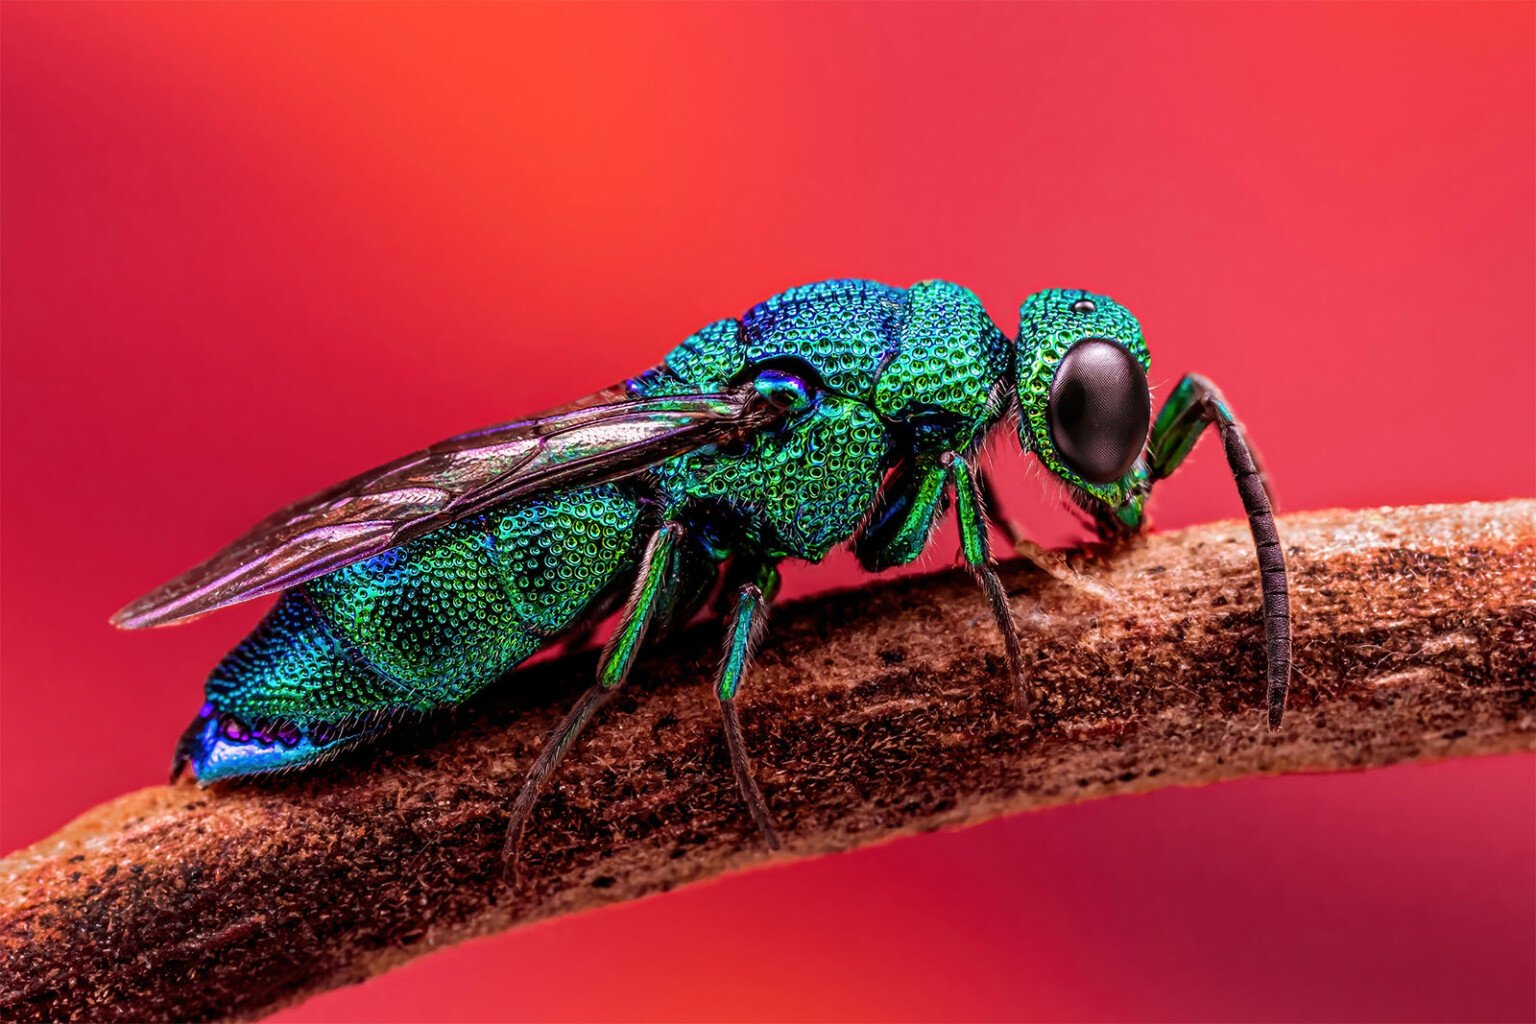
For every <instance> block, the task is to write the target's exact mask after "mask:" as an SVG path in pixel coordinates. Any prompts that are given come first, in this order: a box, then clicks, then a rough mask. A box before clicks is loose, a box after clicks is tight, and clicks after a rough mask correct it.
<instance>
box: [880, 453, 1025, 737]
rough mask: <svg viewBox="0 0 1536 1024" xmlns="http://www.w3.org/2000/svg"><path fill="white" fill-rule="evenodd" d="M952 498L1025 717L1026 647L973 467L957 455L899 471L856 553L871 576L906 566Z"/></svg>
mask: <svg viewBox="0 0 1536 1024" xmlns="http://www.w3.org/2000/svg"><path fill="white" fill-rule="evenodd" d="M951 492H953V494H954V496H955V503H956V505H957V506H958V518H959V520H960V550H961V553H962V554H963V555H964V557H965V563H966V567H967V568H969V569H970V571H971V575H972V576H974V577H975V578H976V582H977V583H978V584H980V585H981V589H982V591H983V592H984V593H985V594H986V595H987V603H988V604H989V605H990V606H991V608H992V615H993V618H995V619H996V620H997V628H998V631H999V632H1000V633H1001V634H1002V636H1003V649H1004V651H1005V653H1006V654H1007V656H1008V668H1009V672H1010V674H1011V675H1012V676H1013V682H1014V686H1015V696H1016V699H1017V701H1018V706H1019V710H1020V712H1021V713H1026V714H1027V713H1028V711H1029V688H1028V685H1027V681H1026V677H1025V673H1024V644H1023V639H1022V637H1021V636H1020V634H1019V625H1018V623H1017V622H1015V621H1014V618H1013V610H1012V609H1011V608H1010V607H1009V604H1008V592H1007V591H1006V590H1005V589H1004V588H1003V582H1002V580H1001V579H1000V578H999V577H998V575H997V562H996V561H995V560H994V559H993V557H992V545H991V542H990V540H989V538H988V533H987V530H988V524H987V514H986V502H985V501H984V499H983V497H982V492H981V483H980V479H979V476H978V474H977V472H976V471H975V469H973V468H972V466H971V464H970V462H969V461H967V460H966V458H965V457H964V456H962V455H959V454H958V453H956V452H944V453H943V454H941V455H939V456H937V457H932V456H919V457H918V458H916V459H914V460H912V461H911V462H910V463H908V464H906V465H904V466H903V467H901V468H900V469H898V471H897V473H896V474H895V475H894V476H893V477H892V478H891V479H890V480H889V481H887V486H886V487H885V488H883V489H882V492H881V502H880V506H879V508H878V510H877V512H876V514H875V515H874V516H872V517H871V518H870V520H869V522H868V523H867V524H866V525H865V527H864V529H863V530H861V531H860V533H859V535H858V536H857V537H855V538H854V544H853V547H854V553H855V554H856V555H857V556H858V559H859V561H860V563H861V564H863V566H864V567H865V568H866V569H869V570H870V571H872V572H878V571H879V570H881V569H886V568H890V567H892V566H896V565H905V564H907V563H908V562H911V561H912V560H914V559H915V558H917V556H918V555H919V554H921V553H922V550H923V548H924V547H926V546H927V544H928V537H929V535H930V534H931V533H932V532H933V526H934V523H935V521H936V520H937V518H938V515H939V513H940V512H941V511H943V510H944V508H945V507H946V506H947V505H948V503H949V495H950V493H951Z"/></svg>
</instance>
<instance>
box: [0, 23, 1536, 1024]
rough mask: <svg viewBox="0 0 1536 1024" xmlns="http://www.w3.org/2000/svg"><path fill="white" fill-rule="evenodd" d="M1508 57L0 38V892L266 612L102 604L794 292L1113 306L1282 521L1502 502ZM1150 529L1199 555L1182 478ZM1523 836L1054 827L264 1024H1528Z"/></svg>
mask: <svg viewBox="0 0 1536 1024" xmlns="http://www.w3.org/2000/svg"><path fill="white" fill-rule="evenodd" d="M1533 12H1536V8H1533V7H1532V6H1531V5H1529V4H1508V5H1491V6H1472V5H1464V4H1463V5H1454V6H1423V5H1412V6H1409V5H1395V4H1394V5H1386V4H1383V5H1376V6H1365V7H1358V6H1343V5H1326V6H1296V7H1292V6H1281V5H1262V6H1219V5H1198V6H1190V7H1180V6H1167V5H1155V6H1154V5H1134V6H1098V5H1094V6H1086V5H1085V6H1072V5H1048V4H1036V5H1024V6H983V7H966V8H959V7H929V6H916V5H903V6H890V7H875V6H831V7H815V6H786V7H768V6H715V7H703V6H682V7H648V8H647V7H590V6H579V7H563V6H538V7H526V8H524V7H476V8H464V7H443V6H430V7H394V6H390V7H357V6H347V7H321V6H308V5H284V6H248V5H238V6H236V5H228V6H225V5H220V6H196V5H177V6H145V5H116V6H88V5H26V4H17V3H11V4H6V5H5V6H4V9H3V18H4V26H3V29H4V31H3V47H4V50H3V58H4V59H3V75H4V95H3V104H4V107H3V116H4V146H3V186H4V209H3V227H4V238H3V241H4V251H3V259H4V295H3V300H4V305H3V309H4V323H3V329H4V349H3V368H0V369H3V388H4V393H3V424H0V426H3V472H4V479H3V488H4V507H3V538H4V553H3V558H4V578H3V593H0V599H3V610H4V614H3V652H0V657H3V683H4V685H3V691H0V699H3V716H0V721H3V728H4V734H3V748H0V772H3V778H0V808H3V812H0V813H3V818H0V848H3V849H4V850H10V849H13V848H15V847H17V846H19V845H22V844H25V843H28V842H31V841H33V840H35V839H37V838H40V837H41V836H43V835H45V834H46V833H47V832H49V831H50V830H52V829H54V828H56V827H57V826H59V825H61V824H62V823H63V822H64V821H66V820H67V819H68V818H70V817H71V816H73V815H74V814H76V813H77V812H79V811H81V810H82V809H84V808H85V807H87V806H88V805H90V804H92V803H94V802H96V801H100V800H103V799H106V798H109V797H111V796H114V795H116V794H118V793H120V792H123V791H124V790H126V789H128V788H131V787H136V786H141V785H148V784H151V783H155V782H158V781H160V780H161V778H162V775H163V772H164V770H165V767H166V764H167V761H168V758H169V754H170V748H171V744H172V742H173V740H174V738H175V736H176V735H177V733H178V732H179V730H180V729H181V727H182V726H183V724H185V722H186V720H187V719H188V717H189V716H190V715H191V714H192V712H193V711H195V709H196V708H197V706H198V703H199V700H200V696H199V694H200V684H201V680H202V677H203V675H204V673H205V672H206V671H207V669H208V668H209V667H210V666H211V665H212V664H213V662H214V661H215V660H216V659H217V658H218V657H219V655H220V654H222V652H223V651H224V650H226V649H227V648H228V647H229V646H231V645H232V644H233V643H234V642H235V641H236V640H237V639H238V638H239V636H240V635H241V634H242V633H243V632H244V631H245V630H247V629H248V628H249V627H250V626H251V625H252V624H253V623H254V622H255V620H256V618H257V616H258V615H259V613H260V611H261V609H260V608H259V607H243V608H240V609H237V610H234V611H231V612H228V613H225V614H221V615H218V616H215V617H213V618H211V619H209V620H206V621H204V622H202V623H200V624H198V625H196V626H194V627H191V628H186V629H180V630H172V631H168V632H157V633H152V634H147V635H129V634H120V633H114V632H112V631H111V630H110V629H109V628H108V627H107V625H106V616H107V614H108V613H109V612H111V611H112V610H113V609H115V608H116V607H117V606H119V605H120V604H122V603H123V602H124V601H125V600H127V599H128V598H130V597H132V596H134V595H136V594H137V593H139V592H141V591H143V590H145V589H146V588H148V587H149V586H150V585H152V584H155V583H158V582H160V581H161V580H163V579H164V578H166V577H167V576H168V575H170V574H172V573H174V572H176V571H179V570H181V569H182V568H184V567H185V566H187V565H189V564H191V563H192V562H194V561H196V560H198V559H200V558H201V557H203V556H204V555H206V554H208V553H209V552H211V551H212V550H213V549H214V548H216V547H217V546H219V545H220V544H221V543H223V542H224V541H225V540H227V539H229V538H230V537H231V536H233V535H234V534H235V533H236V532H237V531H239V530H240V529H242V528H243V527H245V526H247V525H248V524H249V523H251V522H252V521H254V520H255V519H257V518H258V517H259V516H260V515H262V514H264V513H265V512H267V511H269V510H270V509H271V508H273V507H275V506H277V505H279V504H282V503H284V502H285V501H287V500H289V499H291V498H294V497H296V496H299V495H302V494H305V493H307V492H309V491H311V490H314V489H315V488H317V487H318V486H320V485H322V484H325V483H329V482H330V481H332V480H334V479H338V478H340V477H342V476H344V475H348V474H350V473H351V472H352V471H354V470H357V469H359V468H362V467H365V466H368V465H370V464H373V463H375V462H378V461H381V460H383V459H385V458H388V457H390V456H393V455H395V454H398V453H400V452H402V451H406V450H409V449H411V448H414V447H417V446H419V445H420V444H421V443H423V442H426V441H430V440H433V439H436V438H438V437H441V436H444V435H447V434H449V433H453V432H456V431H458V430H461V429H464V428H468V427H473V426H478V425H480V424H483V423H488V422H494V421H496V420H500V419H505V418H509V417H511V416H514V415H517V414H522V413H526V412H529V411H531V410H535V409H539V408H543V407H547V406H550V405H554V404H557V403H559V402H562V401H564V400H566V399H569V398H571V397H573V396H576V395H579V394H584V393H586V392H588V391H591V390H593V389H595V388H597V387H599V386H602V385H605V384H608V383H610V382H611V381H614V380H616V379H619V378H622V377H624V376H627V375H628V374H630V373H632V372H633V371H635V370H637V369H640V368H642V367H644V366H646V365H648V364H649V363H651V362H654V361H655V360H656V359H657V358H658V357H659V356H660V355H661V354H662V352H663V351H665V350H666V349H667V348H668V347H670V346H671V345H672V344H673V343H674V342H675V341H677V340H678V339H680V338H682V337H683V336H684V335H686V334H687V333H689V332H690V331H691V330H693V329H694V328H695V327H697V326H699V325H701V324H703V323H704V322H706V321H708V320H711V319H714V318H716V317H719V316H723V315H735V314H737V313H739V312H741V311H742V310H744V309H745V308H746V307H747V306H748V305H750V304H751V303H753V302H755V301H756V300H758V299H760V298H763V297H765V296H767V295H768V294H770V293H772V292H774V291H777V290H779V289H780V288H783V287H786V286H788V285H792V284H796V283H800V282H804V281H809V280H814V279H817V278H821V277H827V276H832V275H861V276H871V277H877V278H881V279H884V280H888V281H891V282H894V283H908V282H910V281H912V280H915V279H918V278H922V277H927V276H942V277H947V278H949V279H952V280H956V281H960V282H963V283H966V284H968V285H969V286H971V287H972V288H974V289H976V290H977V292H978V293H979V294H980V295H981V297H982V299H983V300H984V301H985V302H986V303H987V304H988V307H989V308H990V309H991V310H992V311H993V313H994V316H995V317H996V319H997V320H998V322H999V323H1000V324H1001V325H1002V326H1003V327H1004V329H1006V330H1008V331H1010V332H1011V331H1012V330H1013V329H1014V328H1015V326H1016V320H1015V310H1016V308H1017V304H1018V302H1019V300H1020V299H1021V298H1022V297H1023V296H1024V295H1025V294H1026V293H1027V292H1030V291H1033V290H1035V289H1037V288H1040V287H1044V286H1048V285H1070V286H1082V287H1089V288H1093V289H1097V290H1102V291H1105V292H1108V293H1109V294H1112V295H1114V296H1116V297H1118V298H1120V299H1121V300H1122V301H1124V302H1126V303H1127V304H1128V305H1130V306H1131V307H1132V308H1133V309H1134V310H1136V312H1137V313H1138V314H1139V315H1140V317H1141V318H1142V321H1143V323H1144V325H1145V327H1146V330H1147V334H1148V337H1149V340H1150V342H1151V344H1152V347H1153V352H1154V364H1153V378H1154V381H1155V382H1157V383H1161V384H1162V385H1163V386H1164V387H1165V388H1166V386H1167V385H1168V384H1169V383H1170V382H1171V381H1172V380H1174V379H1175V378H1176V376H1177V374H1179V373H1181V372H1183V371H1184V370H1186V369H1199V370H1201V371H1203V372H1205V373H1207V374H1209V375H1210V376H1212V377H1213V378H1214V379H1215V380H1217V381H1218V382H1220V383H1221V384H1222V386H1223V387H1224V389H1225V390H1226V392H1227V395H1228V397H1229V398H1230V399H1231V400H1232V402H1233V403H1234V405H1235V406H1236V408H1237V409H1238V410H1239V412H1240V414H1241V415H1242V416H1243V418H1244V419H1245V420H1246V422H1247V424H1248V426H1249V428H1250V431H1251V433H1252V435H1253V437H1254V438H1255V439H1256V440H1257V442H1258V444H1259V446H1260V447H1261V448H1262V450H1263V452H1264V455H1265V456H1266V458H1267V460H1268V462H1269V464H1270V468H1271V469H1272V471H1273V473H1274V476H1275V478H1276V480H1277V483H1278V490H1279V494H1280V498H1281V501H1282V503H1283V505H1284V506H1286V507H1288V508H1291V509H1302V508H1317V507H1324V506H1330V505H1377V504H1386V503H1406V502H1420V501H1445V500H1461V499H1474V498H1486V499H1496V498H1504V497H1509V496H1511V495H1520V494H1526V495H1528V494H1531V493H1533V492H1536V478H1533V477H1536V344H1533V337H1536V323H1533V316H1536V285H1533V281H1536V242H1533V239H1536V209H1533V193H1536V188H1533V182H1536V168H1533V154H1536V128H1533V125H1536V103H1533V82H1536V59H1533V29H1536V24H1533V21H1536V15H1533ZM1011 446H1012V442H1005V443H1004V444H1002V445H1000V446H999V447H998V453H997V455H996V456H995V461H996V463H997V464H998V465H999V466H1019V467H1021V468H1020V469H1019V470H1018V471H1016V472H1014V473H1011V474H1010V473H1005V474H1004V476H1006V477H1010V479H1009V480H1008V481H1007V483H1006V485H1005V497H1008V498H1010V499H1012V501H1011V504H1012V505H1013V506H1014V507H1015V509H1017V510H1018V511H1017V512H1016V514H1017V515H1019V516H1021V518H1023V519H1024V520H1025V522H1026V523H1027V524H1029V525H1030V526H1032V527H1033V528H1034V529H1035V530H1036V532H1037V533H1039V534H1040V535H1042V536H1043V537H1044V538H1045V539H1048V540H1058V539H1061V538H1062V537H1063V536H1065V530H1066V527H1065V524H1066V522H1067V520H1066V519H1065V518H1063V517H1061V516H1059V515H1058V514H1057V513H1055V512H1054V511H1052V510H1051V508H1050V507H1049V505H1048V504H1047V503H1045V502H1043V501H1042V500H1041V499H1040V498H1039V497H1038V496H1033V497H1032V495H1034V487H1035V486H1036V485H1035V484H1034V483H1033V482H1032V481H1031V480H1029V479H1026V476H1025V473H1024V472H1023V470H1022V463H1021V462H1018V461H1015V457H1014V456H1013V454H1012V448H1011ZM1153 509H1154V513H1155V515H1156V517H1157V520H1158V523H1159V524H1160V525H1162V526H1177V525H1182V524H1185V523H1190V522H1195V521H1200V520H1204V519H1208V518H1214V517H1224V516H1230V515H1233V514H1235V513H1236V511H1237V499H1236V495H1235V493H1234V492H1233V488H1232V485H1231V482H1230V479H1229V478H1224V475H1223V467H1222V465H1221V459H1220V455H1219V452H1218V451H1216V450H1215V449H1211V448H1205V449H1202V450H1201V451H1200V452H1199V453H1197V455H1196V456H1195V458H1194V460H1193V463H1192V465H1191V466H1190V467H1189V468H1188V469H1187V470H1185V471H1184V472H1182V473H1181V474H1180V475H1179V476H1178V477H1176V478H1175V479H1174V480H1173V481H1171V482H1169V483H1167V484H1164V485H1163V486H1162V487H1161V488H1160V489H1159V491H1158V493H1157V495H1156V497H1155V499H1154V505H1153ZM941 548H942V550H941V551H939V552H938V553H937V554H935V555H934V556H932V557H931V558H930V561H929V565H935V564H943V563H944V562H945V561H946V560H947V559H948V558H949V543H948V542H946V544H944V545H942V546H941ZM855 581H856V574H855V573H854V570H853V567H852V565H851V563H850V561H849V560H848V559H847V558H845V557H842V556H838V557H837V558H835V559H833V560H831V561H830V562H829V564H828V565H826V566H823V567H821V568H820V569H811V568H805V567H801V568H797V569H795V570H792V572H791V576H790V587H791V592H792V593H804V592H806V591H807V590H811V589H815V588H821V587H827V586H831V585H836V584H850V583H853V582H855ZM1300 685H1302V686H1305V685H1306V681H1305V680H1300ZM1257 696H1258V691H1257V689H1255V698H1256V699H1257ZM747 700H748V711H747V713H748V714H750V713H751V712H750V688H749V692H748V697H747ZM1257 714H1258V712H1257V711H1255V715H1257ZM770 799H771V797H770ZM1533 808H1536V780H1533V761H1532V759H1531V758H1529V757H1514V758H1504V759H1495V760H1485V761H1476V762H1462V763H1452V764H1444V765H1438V766H1408V767H1401V768H1397V769H1392V770H1387V771H1382V772H1378V773H1375V774H1371V775H1365V776H1336V777H1313V778H1290V779H1281V780H1266V781H1253V782H1246V783H1239V784H1232V785H1227V786H1221V787H1216V788H1211V789H1207V790H1202V791H1185V792H1167V793H1162V794H1157V795H1152V796H1147V797H1141V798H1129V799H1123V800H1118V801H1111V802H1108V803H1103V804H1098V805H1090V806H1084V807H1079V808H1071V809H1063V810H1057V811H1052V812H1047V813H1043V814H1037V815H1033V816H1026V817H1021V818H1016V819H1013V820H1008V821H1001V822H995V823H992V824H989V825H987V826H984V827H981V828H977V829H973V830H971V831H968V832H965V833H961V834H954V835H941V836H931V837H924V838H921V839H917V840H910V841H904V842H900V843H896V844H893V845H889V846H886V847H882V848H879V849H873V850H866V851H862V852H859V853H856V854H852V855H848V856H843V857H837V858H830V859H826V860H822V861H818V862H815V863H808V864H798V865H794V866H790V867H786V868H783V869H779V870H772V871H764V872H758V873H754V874H750V875H746V876H741V877H736V878H732V879H729V880H726V881H723V882H720V883H718V884H713V885H708V886H700V887H697V888H694V889H690V890H687V891H684V892H680V893H676V894H672V895H669V896H666V897H663V898H658V899H654V900H650V901H646V902H643V903H640V904H635V905H629V906H624V907H620V908H615V909H611V910H605V911H602V912H598V913H592V914H588V915H584V916H578V917H574V918H569V919H565V920H560V921H556V922H552V923H549V924H545V925H541V926H538V927H535V928H531V929H527V930H524V931H520V932H517V933H514V934H509V935H505V936H502V937H498V938H495V939H491V940H487V941H482V942H478V943H473V944H470V945H468V946H463V947H460V948H457V949H454V950H451V951H449V952H445V953H443V954H440V955H437V956H434V957H431V958H429V959H427V960H424V961H418V962H416V963H415V964H413V965H411V966H409V967H407V968H405V969H403V970H401V971H398V972H396V973H394V974H391V975H388V976H386V977H384V978H381V979H377V980H375V981H373V982H371V983H369V984H368V985H366V986H363V987H360V988H353V989H349V990H346V991H342V992H338V993H334V994H330V995H327V996H324V997H322V998H319V999H316V1000H314V1001H312V1002H310V1003H308V1004H307V1005H305V1006H303V1007H301V1008H298V1009H296V1010H293V1011H290V1012H288V1013H286V1014H285V1015H284V1016H283V1018H282V1019H284V1020H288V1021H311V1020H313V1021H321V1020H333V1021H342V1020H365V1019H376V1020H377V1019H382V1020H415V1019H422V1018H451V1019H459V1020H470V1019H506V1018H550V1019H557V1020H578V1019H619V1018H625V1019H629V1018H634V1019H717V1018H735V1017H744V1018H751V1019H772V1018H818V1019H821V1018H848V1019H883V1018H899V1019H951V1020H966V1019H976V1018H1057V1019H1105V1018H1146V1019H1191V1018H1193V1019H1243V1020H1287V1019H1289V1020H1300V1019H1311V1020H1338V1019H1381V1020H1444V1019H1488V1020H1494V1019H1501V1020H1530V1019H1532V1018H1533V1017H1536V891H1533V890H1536V880H1533V875H1536V871H1533V865H1536V809H1533Z"/></svg>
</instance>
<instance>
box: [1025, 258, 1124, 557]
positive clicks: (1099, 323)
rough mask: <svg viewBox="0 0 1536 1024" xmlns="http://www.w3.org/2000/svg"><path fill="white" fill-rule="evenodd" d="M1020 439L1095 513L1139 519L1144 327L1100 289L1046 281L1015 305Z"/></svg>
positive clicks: (1084, 505) (1074, 496)
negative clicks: (1045, 287)
mask: <svg viewBox="0 0 1536 1024" xmlns="http://www.w3.org/2000/svg"><path fill="white" fill-rule="evenodd" d="M1015 358H1016V364H1015V366H1016V374H1015V378H1014V379H1015V384H1016V387H1017V388H1018V398H1019V441H1020V442H1021V443H1022V444H1023V446H1024V448H1025V450H1026V451H1033V452H1034V453H1035V454H1036V455H1038V456H1039V457H1040V461H1041V462H1043V463H1045V466H1046V468H1047V469H1049V470H1050V471H1051V472H1052V473H1053V474H1055V475H1056V476H1057V477H1058V478H1060V479H1061V480H1062V481H1063V482H1064V483H1066V485H1067V486H1068V488H1069V490H1070V493H1071V494H1072V497H1073V499H1074V500H1075V501H1076V502H1077V503H1078V504H1079V505H1081V506H1083V507H1084V508H1085V509H1087V510H1088V511H1090V512H1094V513H1096V514H1097V513H1102V512H1107V513H1110V514H1111V515H1112V516H1113V518H1114V519H1116V520H1118V521H1119V522H1120V523H1122V524H1123V525H1125V526H1127V527H1134V526H1136V525H1138V524H1139V523H1140V521H1141V511H1142V503H1143V502H1144V501H1145V499H1146V489H1147V465H1146V460H1145V459H1144V458H1143V457H1142V456H1143V452H1144V450H1145V448H1146V443H1147V430H1148V427H1149V426H1150V424H1151V420H1152V394H1151V391H1150V389H1149V388H1148V386H1147V370H1148V368H1149V367H1150V365H1151V357H1150V356H1149V355H1148V353H1147V344H1146V342H1145V341H1144V340H1143V339H1142V336H1141V325H1140V324H1139V323H1137V322H1136V318H1135V317H1134V316H1132V315H1131V313H1130V311H1129V310H1127V309H1126V308H1125V307H1124V306H1122V305H1120V304H1119V303H1117V302H1115V301H1114V300H1113V299H1110V298H1106V297H1105V296H1103V295H1094V294H1091V293H1089V292H1084V291H1075V290H1071V289H1065V288H1053V289H1050V290H1048V291H1043V292H1036V293H1035V294H1034V295H1031V296H1030V297H1029V298H1028V299H1026V300H1024V305H1023V306H1022V307H1021V308H1020V310H1019V340H1018V349H1017V353H1016V356H1015Z"/></svg>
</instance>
